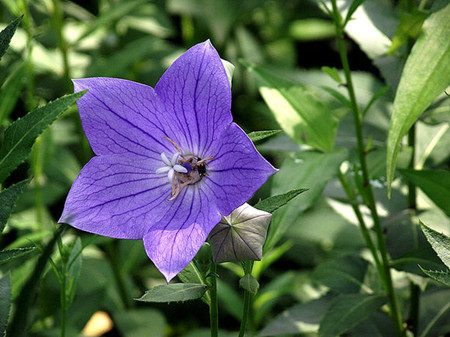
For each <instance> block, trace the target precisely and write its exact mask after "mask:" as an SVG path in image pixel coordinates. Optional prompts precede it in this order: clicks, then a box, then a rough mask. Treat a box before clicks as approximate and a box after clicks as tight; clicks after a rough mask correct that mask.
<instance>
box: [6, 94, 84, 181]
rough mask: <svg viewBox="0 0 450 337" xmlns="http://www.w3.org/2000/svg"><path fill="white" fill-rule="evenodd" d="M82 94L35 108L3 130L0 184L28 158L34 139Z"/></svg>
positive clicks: (72, 95)
mask: <svg viewBox="0 0 450 337" xmlns="http://www.w3.org/2000/svg"><path fill="white" fill-rule="evenodd" d="M84 93H85V91H82V92H77V93H75V94H71V95H67V96H64V97H61V98H59V99H57V100H55V101H53V102H50V103H48V104H47V105H45V106H43V107H40V108H37V109H35V110H33V111H32V112H30V113H28V114H27V115H26V116H25V117H23V118H21V119H18V120H17V121H15V122H14V123H12V124H11V125H10V126H9V127H8V128H7V129H6V130H5V133H4V136H3V143H2V147H1V149H0V182H3V181H4V180H5V178H7V177H8V176H9V175H10V174H11V172H12V171H13V170H14V169H15V168H16V167H17V166H18V165H19V164H20V163H21V162H22V161H24V160H25V159H26V158H27V157H28V155H29V153H30V151H31V146H32V145H33V143H34V141H35V140H36V138H37V137H38V136H39V135H40V134H41V133H42V132H43V131H44V130H45V129H46V128H47V127H48V126H49V125H50V124H51V123H52V122H53V121H54V120H55V119H56V118H58V116H59V115H61V114H62V113H63V112H64V111H65V110H66V109H67V108H68V107H70V106H71V105H72V104H73V103H75V102H76V101H77V100H78V99H79V98H80V97H81V96H83V95H84Z"/></svg>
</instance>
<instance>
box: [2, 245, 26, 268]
mask: <svg viewBox="0 0 450 337" xmlns="http://www.w3.org/2000/svg"><path fill="white" fill-rule="evenodd" d="M34 250H35V247H26V248H16V249H5V250H2V251H0V265H1V264H3V263H6V262H8V261H11V260H14V259H16V258H18V257H21V256H24V255H27V254H29V253H31V252H32V251H34Z"/></svg>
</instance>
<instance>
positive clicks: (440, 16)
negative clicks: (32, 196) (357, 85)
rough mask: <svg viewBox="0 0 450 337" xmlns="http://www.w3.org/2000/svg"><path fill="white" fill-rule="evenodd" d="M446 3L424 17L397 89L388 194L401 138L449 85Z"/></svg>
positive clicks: (448, 14)
mask: <svg viewBox="0 0 450 337" xmlns="http://www.w3.org/2000/svg"><path fill="white" fill-rule="evenodd" d="M449 17H450V4H448V5H447V6H446V7H445V8H443V9H441V10H440V11H438V12H436V13H433V14H432V15H431V16H430V17H429V18H428V19H426V20H425V23H424V25H423V30H422V33H421V34H420V35H419V38H418V39H417V41H416V43H415V44H414V47H413V49H412V50H411V54H410V55H409V57H408V59H407V61H406V65H405V68H404V69H403V73H402V77H401V80H400V83H399V86H398V89H397V93H396V96H395V100H394V106H393V111H392V116H391V123H390V126H389V135H388V150H387V156H386V163H387V165H386V166H387V183H388V195H390V191H391V184H392V180H393V178H394V172H395V166H396V162H397V155H398V152H399V149H400V142H401V139H402V137H403V136H404V135H405V134H406V133H407V132H408V130H409V129H410V128H411V126H412V125H413V124H414V123H415V121H416V120H417V119H418V118H419V117H420V115H421V114H422V112H423V111H424V110H425V109H426V108H427V107H428V106H429V105H430V104H431V103H432V102H433V100H434V99H435V98H436V96H437V95H438V94H440V93H441V92H443V91H444V90H445V88H447V87H448V85H449V84H450V39H449V38H448V37H449V36H450V25H448V18H449Z"/></svg>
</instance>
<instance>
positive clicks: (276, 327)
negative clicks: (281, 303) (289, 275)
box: [258, 296, 331, 337]
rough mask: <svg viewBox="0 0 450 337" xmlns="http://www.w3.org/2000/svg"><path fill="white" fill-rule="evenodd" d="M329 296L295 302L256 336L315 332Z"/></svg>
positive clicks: (328, 302)
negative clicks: (295, 303) (301, 302)
mask: <svg viewBox="0 0 450 337" xmlns="http://www.w3.org/2000/svg"><path fill="white" fill-rule="evenodd" d="M330 301H331V297H330V296H325V297H322V298H320V299H318V300H314V301H311V302H307V303H303V304H297V305H295V306H293V307H291V308H289V309H287V310H286V311H284V312H283V313H281V314H280V315H278V316H277V317H275V319H273V320H272V321H271V322H269V324H267V326H266V327H264V329H262V331H261V332H259V334H258V336H260V337H265V336H283V335H294V334H295V335H297V334H308V333H309V334H315V333H317V331H318V330H319V322H320V319H321V318H322V316H323V315H324V314H325V312H326V311H327V308H328V306H329V304H330Z"/></svg>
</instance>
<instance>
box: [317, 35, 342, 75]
mask: <svg viewBox="0 0 450 337" xmlns="http://www.w3.org/2000/svg"><path fill="white" fill-rule="evenodd" d="M333 29H334V28H333ZM320 69H321V70H322V71H323V72H324V73H326V74H327V75H328V76H330V77H331V79H333V80H335V81H336V82H337V83H339V84H342V83H343V81H342V79H341V76H339V74H338V71H337V69H336V68H330V67H322V68H320Z"/></svg>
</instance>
